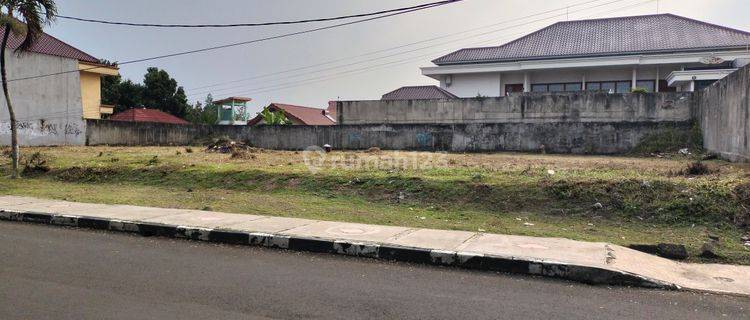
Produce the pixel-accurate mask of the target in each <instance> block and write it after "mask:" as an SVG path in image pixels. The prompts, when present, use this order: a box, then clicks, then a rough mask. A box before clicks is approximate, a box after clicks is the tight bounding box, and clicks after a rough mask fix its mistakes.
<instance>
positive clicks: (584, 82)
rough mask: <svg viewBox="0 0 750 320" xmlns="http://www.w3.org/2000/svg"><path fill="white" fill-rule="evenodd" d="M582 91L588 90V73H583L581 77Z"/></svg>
mask: <svg viewBox="0 0 750 320" xmlns="http://www.w3.org/2000/svg"><path fill="white" fill-rule="evenodd" d="M581 91H586V74H585V73H584V74H583V77H582V78H581Z"/></svg>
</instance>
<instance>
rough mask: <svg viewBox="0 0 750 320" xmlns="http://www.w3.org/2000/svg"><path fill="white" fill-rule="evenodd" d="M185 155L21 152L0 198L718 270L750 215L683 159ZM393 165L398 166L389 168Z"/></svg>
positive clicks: (722, 178) (723, 181) (720, 180)
mask: <svg viewBox="0 0 750 320" xmlns="http://www.w3.org/2000/svg"><path fill="white" fill-rule="evenodd" d="M192 149H193V150H195V151H194V152H187V151H186V149H185V148H181V147H148V148H114V147H65V148H28V149H24V150H23V153H25V154H26V155H30V154H31V153H33V152H37V151H39V152H42V153H43V154H45V155H48V156H49V158H50V161H49V163H48V164H49V166H50V168H51V171H49V172H46V173H38V174H34V175H31V176H28V177H26V178H24V179H22V180H16V181H12V180H10V179H8V178H7V175H8V174H9V163H10V161H9V160H8V159H7V158H3V160H1V161H2V162H1V163H0V165H1V166H2V167H1V170H2V174H3V177H2V178H0V193H2V194H15V195H28V196H36V197H45V198H55V199H67V200H73V201H84V202H99V203H112V204H135V205H147V206H158V207H172V208H189V209H206V210H215V211H225V212H237V213H249V214H263V215H276V216H289V217H304V218H313V219H323V220H339V221H351V222H362V223H373V224H388V225H401V226H413V227H427V228H438V229H455V230H471V231H485V232H492V233H505V234H519V235H530V236H550V237H565V238H570V239H577V240H587V241H607V242H613V243H617V244H621V245H628V244H633V243H638V244H643V243H646V244H649V243H650V244H654V243H658V242H670V243H680V244H684V245H686V246H687V247H688V250H689V252H690V253H691V254H692V255H693V256H695V255H697V253H698V252H699V249H700V247H701V245H702V244H703V243H704V242H705V241H707V240H708V234H714V235H718V236H719V237H720V245H719V247H718V253H719V254H721V255H722V256H723V258H722V259H719V262H729V263H741V264H750V249H748V248H747V247H745V246H743V244H742V242H741V240H740V237H741V236H742V235H743V234H744V233H745V232H747V229H746V227H744V226H742V225H743V222H747V219H748V211H747V210H746V209H745V208H746V207H748V205H750V187H748V186H750V184H749V182H750V179H748V172H750V171H748V170H749V168H748V167H746V166H744V165H736V164H729V163H725V162H722V161H710V162H706V163H707V164H708V168H709V169H710V170H711V171H712V173H710V174H707V175H699V176H689V175H685V174H683V173H682V171H683V170H685V169H686V168H687V166H688V164H689V163H690V162H692V160H690V159H687V158H681V157H675V158H673V159H657V158H625V157H599V156H585V157H584V156H561V155H524V154H449V155H447V156H444V157H443V156H440V155H436V154H431V153H417V152H409V153H405V152H402V153H394V152H377V153H367V152H334V153H332V154H330V155H329V159H330V157H335V158H337V159H339V160H340V161H339V162H337V166H336V167H330V166H328V167H324V168H322V169H321V170H320V171H319V172H317V173H315V174H313V173H311V172H310V171H309V170H308V168H307V167H306V166H305V164H304V159H303V155H302V154H301V153H298V152H281V151H267V150H262V151H260V152H257V153H251V154H246V155H245V157H242V158H241V159H239V158H232V157H231V156H230V155H229V154H215V153H205V152H203V148H201V147H193V148H192ZM394 159H395V160H394ZM415 159H418V160H416V161H415ZM404 162H407V164H408V167H407V168H403V167H402V166H399V165H396V166H394V164H402V163H404ZM362 163H365V164H367V165H366V166H364V167H360V168H357V169H343V168H341V166H342V165H344V164H346V165H356V164H362ZM415 163H416V165H417V166H416V167H415V166H414V164H415ZM377 164H380V167H377V166H376V165H377ZM553 171H554V173H553ZM599 204H601V205H599ZM691 259H693V261H699V260H701V259H700V258H691ZM704 261H705V260H704ZM714 261H716V260H714Z"/></svg>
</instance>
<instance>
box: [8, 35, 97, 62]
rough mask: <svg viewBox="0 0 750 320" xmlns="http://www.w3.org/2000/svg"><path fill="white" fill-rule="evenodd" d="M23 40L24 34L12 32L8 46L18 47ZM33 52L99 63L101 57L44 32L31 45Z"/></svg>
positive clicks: (10, 47) (11, 47)
mask: <svg viewBox="0 0 750 320" xmlns="http://www.w3.org/2000/svg"><path fill="white" fill-rule="evenodd" d="M2 32H5V27H0V33H2ZM21 42H23V35H15V34H13V33H11V35H10V37H9V38H8V48H9V49H16V48H18V46H20V45H21ZM29 51H31V52H36V53H41V54H47V55H51V56H58V57H63V58H70V59H76V60H79V61H83V62H90V63H99V59H97V58H95V57H94V56H92V55H90V54H88V53H85V52H83V51H81V50H78V49H76V48H74V47H73V46H71V45H69V44H67V43H65V42H62V41H60V40H59V39H57V38H55V37H53V36H51V35H49V34H46V33H43V34H42V35H41V36H40V37H39V39H37V41H36V42H35V43H34V45H33V46H32V47H31V50H29Z"/></svg>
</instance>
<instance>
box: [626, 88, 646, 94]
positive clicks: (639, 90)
mask: <svg viewBox="0 0 750 320" xmlns="http://www.w3.org/2000/svg"><path fill="white" fill-rule="evenodd" d="M630 92H631V93H641V94H643V93H648V90H647V89H646V88H638V87H635V88H633V90H631V91H630Z"/></svg>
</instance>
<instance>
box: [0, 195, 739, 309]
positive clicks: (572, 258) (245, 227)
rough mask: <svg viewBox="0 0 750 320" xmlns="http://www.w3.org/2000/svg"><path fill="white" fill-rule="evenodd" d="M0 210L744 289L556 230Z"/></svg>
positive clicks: (240, 240) (93, 209)
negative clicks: (538, 233)
mask: <svg viewBox="0 0 750 320" xmlns="http://www.w3.org/2000/svg"><path fill="white" fill-rule="evenodd" d="M0 219H2V220H12V221H25V222H35V223H46V224H53V225H62V226H72V227H81V228H94V229H105V230H114V231H124V232H136V233H140V234H143V235H147V236H152V235H155V236H168V237H178V238H188V239H194V240H203V241H215V242H224V243H232V244H243V245H261V246H266V247H272V248H281V249H289V250H300V251H312V252H325V253H336V254H345V255H354V256H362V257H371V258H378V259H387V260H398V261H407V262H416V263H428V264H437V265H448V266H457V267H463V268H471V269H482V270H493V271H504V272H514V273H526V274H535V275H542V276H549V277H558V278H565V279H570V280H575V281H581V282H586V283H592V284H620V285H636V286H646V287H656V288H672V289H686V290H694V291H702V292H713V293H727V294H735V295H743V296H750V267H747V266H732V265H719V264H690V263H680V262H675V261H672V260H667V259H664V258H660V257H657V256H653V255H649V254H645V253H642V252H639V251H635V250H631V249H628V248H625V247H621V246H617V245H612V244H607V243H593V242H582V241H573V240H567V239H558V238H535V237H524V236H508V235H499V234H487V233H477V232H466V231H449V230H431V229H419V228H405V227H391V226H378V225H365V224H355V223H343V222H330V221H318V220H308V219H295V218H281V217H268V216H255V215H243V214H229V213H220V212H208V211H197V210H179V209H160V208H149V207H136V206H127V205H102V204H86V203H77V202H67V201H56V200H45V199H35V198H28V197H15V196H2V197H0Z"/></svg>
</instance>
